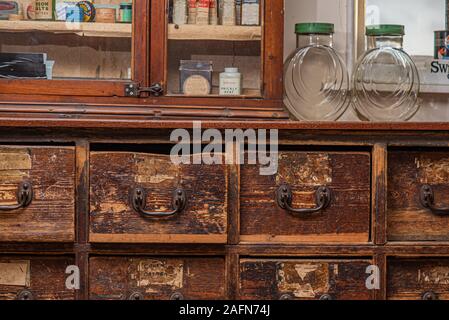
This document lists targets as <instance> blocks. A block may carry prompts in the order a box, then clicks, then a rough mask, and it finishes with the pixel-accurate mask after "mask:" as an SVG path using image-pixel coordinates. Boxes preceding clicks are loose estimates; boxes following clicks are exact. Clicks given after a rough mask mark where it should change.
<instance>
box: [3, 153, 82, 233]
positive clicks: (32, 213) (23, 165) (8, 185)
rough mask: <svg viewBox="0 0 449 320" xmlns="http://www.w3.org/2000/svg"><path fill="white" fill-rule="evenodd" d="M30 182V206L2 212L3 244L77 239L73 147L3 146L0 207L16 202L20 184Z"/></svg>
mask: <svg viewBox="0 0 449 320" xmlns="http://www.w3.org/2000/svg"><path fill="white" fill-rule="evenodd" d="M22 181H30V182H31V183H32V186H33V191H34V198H33V201H32V202H31V204H30V206H29V207H27V208H25V209H18V210H14V211H3V212H2V211H0V230H1V232H0V241H14V242H73V241H74V240H75V152H74V148H73V147H31V146H30V147H13V146H11V147H7V146H2V147H0V205H12V204H16V203H17V188H18V185H19V183H20V182H22Z"/></svg>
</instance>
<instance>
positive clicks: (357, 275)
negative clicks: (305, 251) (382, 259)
mask: <svg viewBox="0 0 449 320" xmlns="http://www.w3.org/2000/svg"><path fill="white" fill-rule="evenodd" d="M371 264H372V262H371V261H369V260H332V261H331V260H329V261H328V260H255V259H247V260H241V261H240V298H241V299H259V300H265V299H268V300H277V299H281V300H282V299H285V300H290V299H292V300H293V299H298V300H315V299H323V300H326V299H331V300H358V299H360V300H369V299H372V298H373V292H372V291H370V290H368V289H367V288H366V279H367V277H368V275H367V274H366V268H367V267H368V266H370V265H371Z"/></svg>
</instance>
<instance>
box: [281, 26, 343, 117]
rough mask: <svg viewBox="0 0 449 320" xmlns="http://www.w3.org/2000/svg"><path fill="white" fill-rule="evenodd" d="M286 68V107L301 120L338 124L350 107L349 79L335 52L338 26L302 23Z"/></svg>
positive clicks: (297, 28)
mask: <svg viewBox="0 0 449 320" xmlns="http://www.w3.org/2000/svg"><path fill="white" fill-rule="evenodd" d="M295 33H296V49H295V50H294V51H293V52H292V54H291V55H290V56H289V57H288V58H287V60H286V62H285V66H284V86H285V92H284V103H285V105H286V107H287V108H288V110H289V111H290V113H291V115H292V116H293V117H294V118H296V119H298V120H306V121H334V120H337V119H338V118H340V117H341V115H342V114H343V113H344V112H345V111H346V110H347V108H348V106H349V97H348V92H349V75H348V72H347V69H346V66H345V63H344V62H343V60H342V59H341V58H340V56H339V55H338V53H337V52H336V50H335V49H334V48H333V34H334V25H333V24H330V23H298V24H296V26H295Z"/></svg>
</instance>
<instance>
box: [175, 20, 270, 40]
mask: <svg viewBox="0 0 449 320" xmlns="http://www.w3.org/2000/svg"><path fill="white" fill-rule="evenodd" d="M168 39H169V40H219V41H260V40H261V39H262V27H260V26H221V25H217V26H215V25H214V26H211V25H194V24H192V25H189V24H185V25H175V24H169V25H168Z"/></svg>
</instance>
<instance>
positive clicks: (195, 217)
mask: <svg viewBox="0 0 449 320" xmlns="http://www.w3.org/2000/svg"><path fill="white" fill-rule="evenodd" d="M90 165H91V167H90V183H91V185H90V203H91V209H90V211H91V214H90V240H91V241H92V240H93V241H99V242H118V243H119V242H143V243H144V242H162V243H165V242H173V243H179V242H180V243H183V242H186V241H189V242H193V243H198V242H203V243H208V242H210V243H217V242H219V243H226V242H227V184H228V177H227V169H226V166H225V165H204V166H203V165H174V164H173V163H172V162H171V160H170V157H169V156H166V155H153V154H143V153H133V152H92V153H91V159H90ZM135 187H143V188H145V190H146V191H147V206H146V207H147V208H146V210H148V211H157V212H158V211H162V212H165V211H170V210H171V207H172V205H171V203H172V193H173V191H174V190H175V189H176V188H178V187H182V188H183V189H184V190H185V191H186V193H187V206H186V209H185V210H184V211H182V212H181V213H179V214H176V215H175V216H173V217H170V218H166V219H151V218H146V217H143V216H141V215H140V214H139V213H137V212H135V211H134V210H133V209H132V207H131V205H130V194H131V190H132V189H133V188H135ZM182 236H184V237H182ZM195 236H198V239H199V240H195ZM208 236H210V239H208Z"/></svg>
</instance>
